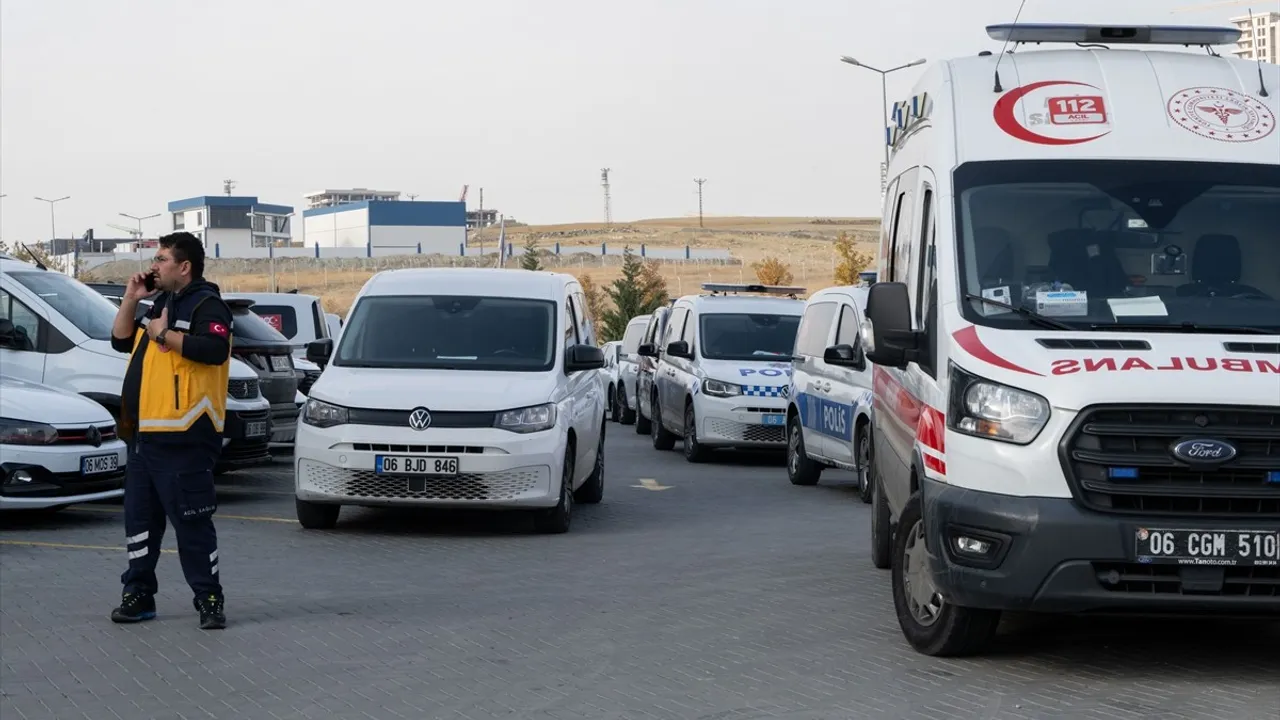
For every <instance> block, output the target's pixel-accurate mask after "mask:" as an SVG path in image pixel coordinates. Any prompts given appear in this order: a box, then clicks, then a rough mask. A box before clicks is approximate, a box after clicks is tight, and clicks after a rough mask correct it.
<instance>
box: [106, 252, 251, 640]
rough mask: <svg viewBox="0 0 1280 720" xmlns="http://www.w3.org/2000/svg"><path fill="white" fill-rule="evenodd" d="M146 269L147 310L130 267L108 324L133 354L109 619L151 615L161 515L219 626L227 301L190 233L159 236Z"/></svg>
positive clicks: (205, 614) (141, 278) (190, 580)
mask: <svg viewBox="0 0 1280 720" xmlns="http://www.w3.org/2000/svg"><path fill="white" fill-rule="evenodd" d="M151 274H152V275H153V276H154V278H155V288H156V290H159V291H160V294H159V295H157V296H156V297H155V298H154V303H153V304H152V306H151V308H150V309H149V310H148V311H147V313H146V314H145V316H144V317H142V318H138V312H137V311H138V301H139V300H142V299H144V298H147V297H149V296H151V295H152V294H153V293H154V292H155V290H148V289H147V287H146V281H147V274H146V273H137V274H136V275H134V276H133V277H131V278H129V284H128V286H127V287H126V288H125V292H124V298H123V299H122V300H121V302H120V311H119V312H118V313H117V314H116V320H115V325H114V326H113V328H112V331H111V346H112V347H113V348H114V349H115V350H116V351H117V352H121V353H130V354H131V355H130V358H129V369H128V370H127V371H126V372H125V377H124V387H123V389H122V391H121V412H120V423H119V424H120V429H119V432H120V436H121V437H122V438H124V439H125V440H126V441H127V442H128V444H129V462H128V467H127V469H126V476H125V496H124V526H125V535H126V540H127V549H128V552H129V569H128V570H126V571H125V572H124V574H123V575H122V576H121V578H120V581H121V582H122V583H123V584H124V591H123V599H122V601H121V603H120V606H119V607H117V608H116V609H115V610H113V611H112V613H111V619H112V620H113V621H115V622H118V623H128V622H139V621H142V620H150V619H151V618H154V617H155V616H156V602H155V594H156V591H157V589H158V583H157V581H156V572H155V570H156V561H157V560H158V559H159V558H160V541H161V539H162V538H163V537H164V531H165V517H166V516H168V519H169V521H170V522H172V523H173V529H174V533H175V534H176V535H177V538H178V558H179V559H180V560H181V563H182V573H183V575H184V576H186V580H187V584H188V585H190V586H191V590H192V592H194V593H195V597H194V600H193V602H194V605H195V607H196V610H197V611H199V613H200V627H201V628H204V629H215V628H223V627H226V622H227V621H226V617H225V616H224V615H223V596H222V585H221V583H220V582H219V581H218V538H217V533H216V532H215V530H214V527H213V513H214V511H215V510H216V509H217V495H216V493H215V491H214V487H213V468H214V465H215V464H216V462H217V460H218V456H219V455H220V454H221V452H222V428H223V422H224V420H225V418H226V406H227V375H228V373H229V371H230V366H231V309H230V308H229V307H227V304H226V303H225V302H224V301H223V300H222V295H221V291H220V290H219V289H218V286H217V285H214V284H213V283H210V282H207V281H205V279H204V247H203V245H202V244H201V242H200V240H199V239H198V238H196V237H195V236H194V235H192V234H191V233H187V232H177V233H173V234H171V235H165V236H164V237H162V238H160V247H159V248H158V250H157V252H156V255H155V258H154V260H153V262H152V265H151Z"/></svg>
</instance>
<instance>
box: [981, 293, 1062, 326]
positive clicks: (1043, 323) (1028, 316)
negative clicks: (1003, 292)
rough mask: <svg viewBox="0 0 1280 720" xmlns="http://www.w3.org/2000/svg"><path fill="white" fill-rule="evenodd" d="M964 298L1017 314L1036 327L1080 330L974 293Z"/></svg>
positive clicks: (1031, 311)
mask: <svg viewBox="0 0 1280 720" xmlns="http://www.w3.org/2000/svg"><path fill="white" fill-rule="evenodd" d="M964 297H965V299H966V300H977V301H978V302H982V303H986V304H988V305H995V306H996V307H1002V308H1004V309H1006V310H1011V311H1013V312H1016V313H1018V314H1019V315H1021V316H1022V317H1024V318H1026V319H1028V320H1030V321H1031V322H1033V323H1035V324H1037V325H1040V326H1041V327H1047V328H1051V329H1053V330H1066V331H1067V332H1076V331H1078V330H1079V329H1080V328H1077V327H1072V326H1071V325H1068V324H1066V323H1064V322H1058V321H1057V320H1054V319H1053V318H1050V317H1045V316H1044V315H1041V314H1040V313H1038V312H1036V311H1034V310H1029V309H1027V308H1024V307H1018V306H1017V305H1010V304H1009V303H1002V302H1000V301H999V300H992V299H991V298H984V297H982V296H981V295H976V294H974V293H968V292H967V293H965V294H964Z"/></svg>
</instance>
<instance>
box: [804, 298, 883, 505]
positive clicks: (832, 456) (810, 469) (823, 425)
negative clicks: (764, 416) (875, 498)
mask: <svg viewBox="0 0 1280 720" xmlns="http://www.w3.org/2000/svg"><path fill="white" fill-rule="evenodd" d="M866 306H867V288H866V287H862V286H854V285H842V286H838V287H830V288H826V289H823V290H819V291H818V292H816V293H814V294H813V295H812V296H810V297H809V301H808V303H807V304H806V305H805V308H804V317H802V318H801V319H800V329H799V330H798V331H797V332H796V347H795V352H794V353H793V357H792V360H791V402H790V404H789V405H788V406H787V477H788V479H790V480H791V483H792V484H793V485H816V484H817V482H818V478H819V477H820V476H821V475H822V471H823V469H824V468H829V467H834V468H840V469H843V470H851V471H853V472H854V473H855V474H856V475H857V477H858V494H859V496H860V497H861V498H862V501H863V502H871V483H870V480H869V478H870V475H871V474H870V472H869V471H868V468H869V467H870V464H871V405H872V402H871V369H870V365H868V363H867V358H866V356H865V354H864V353H863V350H862V323H863V320H864V319H865V315H864V313H865V309H866Z"/></svg>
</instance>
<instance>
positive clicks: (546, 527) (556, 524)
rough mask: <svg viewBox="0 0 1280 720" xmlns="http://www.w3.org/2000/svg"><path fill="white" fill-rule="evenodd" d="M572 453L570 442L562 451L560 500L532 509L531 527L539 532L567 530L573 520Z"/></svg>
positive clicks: (555, 532) (556, 532)
mask: <svg viewBox="0 0 1280 720" xmlns="http://www.w3.org/2000/svg"><path fill="white" fill-rule="evenodd" d="M573 454H574V449H573V445H572V444H570V445H569V447H568V448H566V449H565V451H564V470H563V471H562V472H561V473H560V502H558V503H556V506H555V507H553V508H546V509H545V510H535V511H534V515H533V527H534V529H535V530H537V531H538V532H540V533H548V534H559V533H566V532H569V523H570V521H571V520H573Z"/></svg>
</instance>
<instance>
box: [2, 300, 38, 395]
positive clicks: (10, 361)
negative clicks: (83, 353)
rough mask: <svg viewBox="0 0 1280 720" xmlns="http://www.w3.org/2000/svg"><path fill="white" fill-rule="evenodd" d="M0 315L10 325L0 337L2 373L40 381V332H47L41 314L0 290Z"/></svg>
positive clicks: (30, 380) (29, 380) (31, 380)
mask: <svg viewBox="0 0 1280 720" xmlns="http://www.w3.org/2000/svg"><path fill="white" fill-rule="evenodd" d="M0 318H3V319H4V320H7V321H8V324H9V325H10V326H11V327H10V329H9V332H7V333H6V334H5V336H3V337H0V366H2V367H3V371H4V374H5V375H12V376H14V377H16V378H19V379H21V380H27V381H28V382H38V383H42V382H44V365H45V360H46V358H47V355H46V354H45V353H44V352H42V351H41V348H43V347H44V345H43V344H42V342H41V341H42V340H44V338H43V337H42V333H45V332H48V330H47V328H46V327H45V324H44V321H43V320H42V319H41V317H40V316H39V315H37V314H35V312H33V311H32V310H31V308H29V307H27V306H26V305H25V304H24V303H23V302H22V301H21V300H19V299H17V298H15V297H14V296H13V295H11V294H9V292H8V291H6V290H0Z"/></svg>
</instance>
